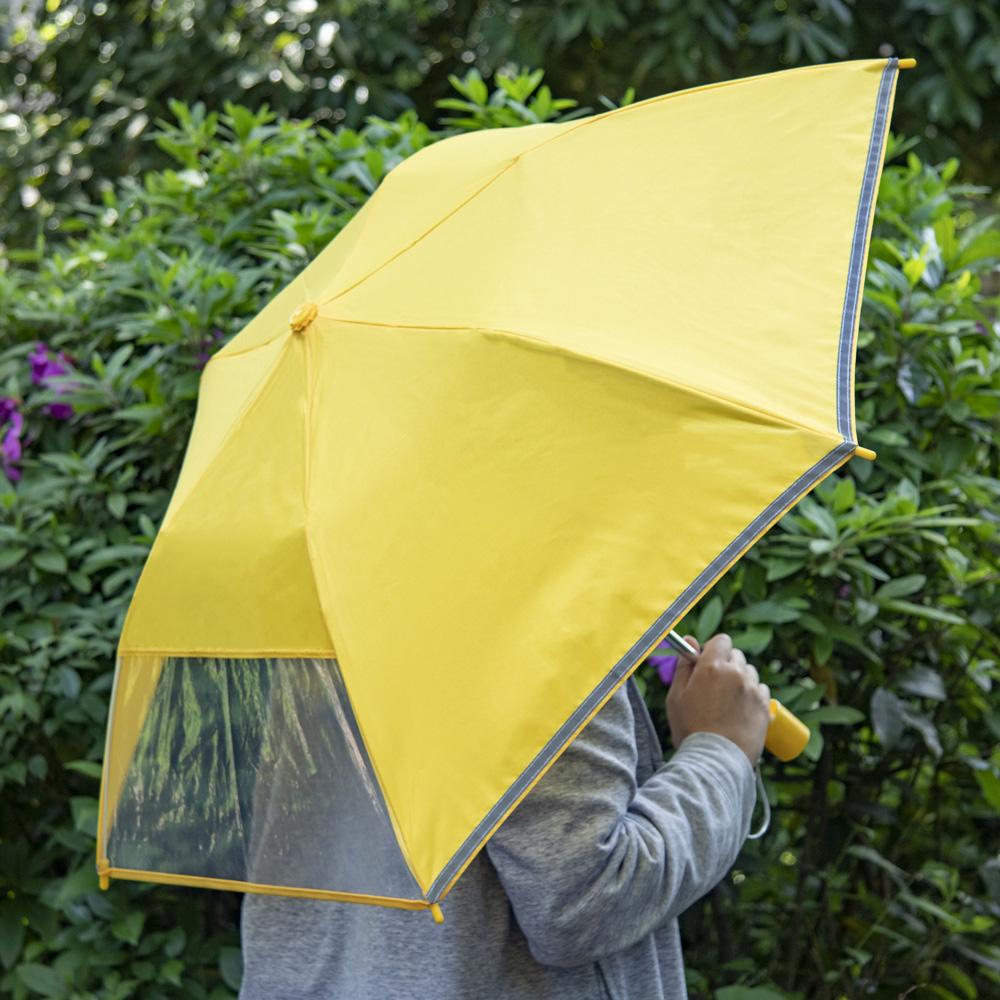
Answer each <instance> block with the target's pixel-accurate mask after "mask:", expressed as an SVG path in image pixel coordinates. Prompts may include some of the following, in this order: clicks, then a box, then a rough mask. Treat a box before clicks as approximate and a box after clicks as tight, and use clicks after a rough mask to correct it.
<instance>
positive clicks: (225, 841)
mask: <svg viewBox="0 0 1000 1000" xmlns="http://www.w3.org/2000/svg"><path fill="white" fill-rule="evenodd" d="M130 660H131V658H130V657H128V656H125V657H122V658H121V660H120V662H119V677H118V679H117V682H116V686H117V687H123V689H124V690H125V694H124V695H123V694H122V693H121V692H119V694H118V695H117V696H116V699H115V705H114V707H113V714H112V718H111V732H110V739H109V762H110V765H111V773H112V774H113V775H114V774H115V773H116V772H117V773H118V774H120V777H119V778H118V779H116V780H115V781H112V782H110V784H111V786H112V787H111V788H110V790H109V792H108V801H107V803H106V809H107V812H106V822H105V825H104V838H105V846H106V855H107V857H108V860H109V862H110V865H111V867H112V868H113V869H116V868H117V869H130V870H138V871H148V872H161V873H168V874H174V875H191V876H197V877H202V878H220V879H229V880H234V881H239V882H246V883H249V884H252V885H268V886H287V887H293V888H304V889H319V890H325V891H334V892H345V893H360V894H365V895H374V896H387V897H393V898H396V899H415V900H419V899H423V894H422V893H421V892H420V890H419V888H418V886H417V884H416V882H415V881H414V879H413V877H412V875H411V874H410V871H409V868H408V867H407V865H406V863H405V861H404V860H403V857H402V854H401V852H400V850H399V846H398V844H397V841H396V836H395V833H394V831H393V828H392V824H391V822H390V819H389V814H388V811H387V809H386V805H385V802H384V800H383V798H382V794H381V792H380V790H379V787H378V783H377V781H376V780H375V777H374V773H373V770H372V767H371V764H370V762H369V760H368V756H367V754H366V752H365V749H364V745H363V742H362V740H361V738H360V735H359V733H358V729H357V725H356V723H355V720H354V716H353V713H352V711H351V707H350V702H349V700H348V697H347V692H346V690H345V688H344V682H343V679H342V677H341V674H340V670H339V667H338V664H337V661H336V660H332V659H298V658H296V659H280V658H274V659H230V658H226V659H223V658H209V657H165V658H163V659H162V665H160V663H159V662H157V664H156V666H157V669H154V668H152V667H151V666H150V663H151V662H152V661H151V659H150V658H149V657H136V658H135V660H134V661H133V662H130ZM144 685H148V686H149V688H150V690H147V691H145V692H143V687H144ZM137 691H138V692H140V693H139V694H138V695H136V694H135V692H137ZM137 715H138V716H139V717H138V718H137ZM119 716H121V718H119Z"/></svg>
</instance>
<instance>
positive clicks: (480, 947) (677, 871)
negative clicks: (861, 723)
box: [240, 679, 756, 1000]
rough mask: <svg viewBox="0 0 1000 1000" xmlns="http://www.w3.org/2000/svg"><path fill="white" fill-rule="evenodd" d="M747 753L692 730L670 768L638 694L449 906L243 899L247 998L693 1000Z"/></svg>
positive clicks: (743, 823)
mask: <svg viewBox="0 0 1000 1000" xmlns="http://www.w3.org/2000/svg"><path fill="white" fill-rule="evenodd" d="M755 798H756V786H755V775H754V770H753V768H752V767H751V765H750V761H749V760H748V758H747V756H746V754H745V753H744V752H743V751H742V750H741V749H740V748H739V747H738V746H737V745H736V744H735V743H733V742H732V741H731V740H729V739H727V738H726V737H725V736H721V735H718V734H716V733H692V734H691V735H690V736H688V737H687V738H686V739H685V740H684V741H683V742H682V743H681V745H680V746H679V747H678V748H677V749H676V750H675V751H674V753H673V754H672V755H671V757H670V759H669V760H668V761H666V763H664V760H663V752H662V750H661V747H660V742H659V739H658V737H657V734H656V731H655V729H654V726H653V722H652V719H651V718H650V715H649V711H648V709H647V708H646V705H645V703H644V702H643V700H642V697H641V695H640V694H639V691H638V689H637V688H636V686H635V684H634V682H633V681H632V680H631V679H629V681H628V682H627V683H626V684H625V685H623V686H622V687H621V688H619V689H618V691H616V692H615V694H614V695H612V697H611V698H610V699H609V700H608V702H607V703H606V704H605V706H604V707H603V708H602V709H601V710H600V711H599V712H598V713H597V714H596V715H595V716H594V718H593V719H591V721H590V722H589V723H588V724H587V726H585V727H584V729H583V730H582V731H581V732H580V733H579V734H578V735H577V737H576V738H575V739H574V740H573V741H572V742H571V743H570V745H569V746H568V747H567V748H566V750H565V751H563V753H562V755H561V756H560V757H559V758H558V760H556V761H555V763H554V764H553V765H552V766H551V768H550V769H549V770H548V771H547V772H546V773H545V774H544V775H543V777H542V778H541V779H540V780H539V782H538V784H537V785H535V787H534V788H533V789H532V790H531V791H530V792H529V793H528V794H527V795H526V796H525V798H524V799H523V800H522V801H521V802H520V804H519V805H518V806H517V807H516V808H515V809H514V811H513V812H512V813H511V814H510V816H509V817H508V818H507V820H506V821H505V822H504V823H503V824H502V825H501V826H500V828H499V829H498V830H497V831H496V833H494V835H493V837H492V838H491V839H490V840H489V841H488V842H487V844H486V847H485V848H484V849H483V850H482V851H480V853H479V854H478V855H477V856H476V858H475V859H474V860H473V861H472V863H471V864H470V865H469V867H468V868H467V869H466V871H465V872H464V874H463V875H462V876H461V878H459V880H458V882H456V883H455V886H454V887H453V889H452V890H451V892H450V893H449V894H448V895H447V896H446V897H445V899H444V901H443V902H442V904H441V908H442V910H443V912H444V916H445V922H444V923H443V924H440V925H438V924H435V923H434V921H433V920H432V919H431V916H430V914H429V913H427V912H426V911H416V912H414V911H408V910H398V909H388V908H383V907H378V906H367V905H361V904H357V903H334V902H327V901H322V900H310V899H291V898H287V897H280V896H264V895H252V894H248V895H246V896H245V897H244V900H243V910H242V919H241V925H242V937H243V964H244V973H243V985H242V988H241V990H240V1000H591V998H592V1000H609V998H613V1000H665V998H671V1000H674V998H685V997H686V996H687V990H686V987H685V982H684V966H683V959H682V956H681V941H680V933H679V930H678V925H677V916H678V914H680V913H681V912H682V911H683V910H685V909H686V908H687V907H689V906H690V905H691V904H692V903H693V902H695V900H697V899H699V898H700V897H701V896H703V895H704V894H705V893H707V892H708V891H709V890H710V889H712V888H713V886H715V885H716V884H717V883H718V882H719V881H720V880H721V879H722V878H723V876H724V875H725V874H726V872H727V871H728V870H729V868H730V867H731V866H732V864H733V862H734V861H735V860H736V857H737V855H738V854H739V851H740V848H741V847H742V845H743V842H744V840H745V839H746V837H747V834H748V832H749V829H750V820H751V813H752V812H753V807H754V802H755Z"/></svg>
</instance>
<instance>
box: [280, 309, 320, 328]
mask: <svg viewBox="0 0 1000 1000" xmlns="http://www.w3.org/2000/svg"><path fill="white" fill-rule="evenodd" d="M318 312H319V309H317V308H316V303H315V302H303V303H302V305H300V306H298V308H296V309H295V311H294V312H293V313H292V315H291V316H289V317H288V325H289V326H290V327H291V329H292V333H301V332H302V331H303V330H304V329H305V328H306V327H307V326H308V325H309V324H310V323H311V322H312V321H313V320H314V319H315V318H316V314H317V313H318Z"/></svg>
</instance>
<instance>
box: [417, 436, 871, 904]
mask: <svg viewBox="0 0 1000 1000" xmlns="http://www.w3.org/2000/svg"><path fill="white" fill-rule="evenodd" d="M853 451H854V445H853V443H852V442H850V441H843V442H841V443H840V444H838V445H837V446H836V447H835V448H833V449H832V450H830V451H829V452H827V454H826V455H824V456H823V458H821V459H820V460H819V461H818V462H816V463H815V464H814V465H812V466H811V467H810V468H809V469H808V470H806V472H804V473H803V474H802V475H801V476H799V478H798V479H796V480H795V482H794V483H792V485H791V486H789V487H788V488H787V489H785V490H784V491H782V493H780V494H779V495H778V496H777V497H776V498H775V499H774V500H772V501H771V503H770V504H768V505H767V507H765V508H764V510H763V511H761V513H760V514H758V515H757V517H755V518H754V519H753V520H752V521H751V522H750V524H749V525H747V527H746V528H744V529H743V530H742V531H741V532H740V533H739V534H738V535H737V536H736V538H734V539H733V540H732V541H731V542H730V543H729V544H728V545H727V546H725V548H723V550H722V551H721V552H720V553H719V554H718V555H717V556H716V557H715V558H714V559H713V560H712V562H711V563H709V565H708V566H706V567H705V569H704V570H703V571H702V572H701V573H699V574H698V576H697V577H695V579H694V580H693V581H692V582H691V583H690V584H689V585H688V586H687V587H686V588H685V589H684V591H683V592H682V593H681V594H680V596H679V597H678V598H677V599H676V600H675V601H674V602H673V603H672V604H670V605H669V606H668V607H667V609H666V610H665V611H664V612H663V613H662V614H661V615H659V616H658V617H657V619H656V620H655V621H654V622H653V624H652V625H651V626H650V627H649V628H647V629H646V631H645V632H644V633H643V634H642V635H641V636H640V637H639V639H638V640H637V641H636V642H635V643H633V645H632V646H631V647H630V648H629V650H628V652H626V653H625V655H624V656H623V657H622V658H621V659H620V660H619V661H618V663H616V664H615V666H614V667H613V668H612V669H611V670H610V672H609V673H608V674H607V675H606V676H605V677H604V679H603V680H602V681H601V683H600V684H598V685H597V687H595V688H594V689H593V690H592V691H591V692H590V694H589V695H588V696H587V697H586V698H585V699H584V701H583V702H582V703H581V704H580V705H579V706H578V707H577V708H576V710H575V711H574V712H573V714H572V715H570V717H569V718H568V719H567V720H566V721H565V722H564V723H563V725H562V726H560V727H559V729H558V731H557V732H556V733H555V735H553V736H552V737H551V738H550V739H549V741H548V742H547V743H546V744H545V746H543V747H542V749H541V750H539V752H538V753H537V754H536V755H535V756H534V757H533V758H532V760H531V762H530V763H529V764H528V765H527V767H525V769H524V770H523V771H522V772H521V774H520V775H519V776H518V777H517V779H516V780H515V781H514V782H513V783H512V784H511V785H510V786H509V787H508V789H507V791H506V792H505V793H504V794H503V795H502V796H501V797H500V798H499V799H498V800H497V801H496V803H494V805H493V806H492V808H491V809H490V810H489V812H487V814H486V815H485V816H484V817H483V819H482V820H480V822H479V823H478V824H477V825H476V827H475V828H474V830H473V831H472V833H471V834H469V836H468V837H467V838H466V839H465V840H464V841H463V843H462V845H461V846H460V847H459V849H458V850H457V851H456V852H455V853H454V854H453V855H452V857H451V858H450V859H449V861H448V862H447V864H445V866H444V867H443V868H442V869H441V871H440V873H439V874H438V876H437V878H435V879H434V881H433V882H432V883H431V886H430V889H429V890H428V892H427V898H428V899H429V900H431V901H432V902H440V901H441V900H442V899H444V897H445V896H446V895H447V893H448V892H449V891H450V890H451V888H452V886H453V885H454V883H455V882H456V881H457V880H458V878H459V877H460V876H461V875H462V873H463V872H464V871H465V869H466V868H467V867H468V865H469V864H470V863H471V862H472V860H473V859H474V858H475V857H476V855H477V854H478V853H479V851H480V850H482V848H483V847H484V846H485V845H486V843H487V842H488V840H489V838H490V837H491V836H492V834H493V833H494V832H495V830H496V829H497V827H499V825H500V824H501V823H502V822H503V820H504V819H505V818H506V817H507V815H508V814H509V813H510V812H511V811H512V810H513V809H514V808H515V807H516V806H517V804H518V803H519V802H520V801H521V799H523V798H524V796H525V795H527V794H528V792H530V791H531V789H532V787H534V785H535V784H537V782H538V781H539V780H540V779H541V778H542V776H543V775H544V774H545V773H546V772H547V771H548V769H549V768H550V767H551V766H552V765H553V764H554V763H555V761H556V760H558V759H559V757H560V756H561V755H562V753H563V751H564V750H565V749H566V748H567V747H568V746H569V745H570V743H571V742H572V740H573V738H574V737H575V736H576V735H577V733H579V732H580V730H581V729H583V727H584V726H585V725H586V724H587V722H588V721H589V720H590V719H592V718H593V716H594V715H596V713H597V712H598V711H599V710H600V709H601V707H602V706H603V705H604V704H605V702H607V701H608V699H609V698H610V697H611V696H612V695H613V694H614V692H615V691H616V690H617V689H618V688H619V687H620V686H621V685H622V684H623V683H624V682H625V681H626V680H627V679H628V677H629V676H630V675H631V674H632V673H633V672H634V671H635V670H636V668H637V667H638V666H639V664H640V663H641V662H642V660H643V659H644V657H645V656H646V655H647V654H648V652H649V651H650V650H651V649H652V648H653V647H654V646H655V644H656V643H657V642H658V641H659V639H660V637H662V636H663V635H664V634H665V633H666V632H667V631H668V630H669V629H670V628H672V627H673V626H674V624H676V622H677V621H679V620H680V618H681V617H683V615H684V614H686V613H687V611H688V610H689V609H690V608H691V607H692V606H693V605H694V604H696V603H697V601H698V600H699V599H700V598H701V597H702V595H703V594H704V593H705V592H706V591H708V590H709V588H710V587H712V585H713V584H714V583H715V582H716V580H718V579H719V578H720V577H721V576H722V575H723V574H724V573H725V572H726V571H727V570H728V569H729V568H730V567H731V566H732V565H733V563H734V562H735V561H736V560H737V559H739V558H740V556H742V555H743V553H744V552H745V551H746V550H747V549H748V548H750V546H751V545H753V544H754V542H756V541H757V540H758V539H759V538H760V537H761V536H762V535H763V534H764V533H766V531H767V530H768V529H769V528H770V527H771V526H772V525H773V523H774V522H775V521H776V520H777V519H778V518H780V517H781V515H782V514H784V513H785V512H786V511H787V510H788V509H790V508H791V507H792V506H794V505H795V503H796V502H797V501H798V500H799V499H800V498H801V497H802V496H804V495H805V494H806V493H808V492H810V491H811V490H812V489H814V488H815V487H816V486H818V485H819V483H820V482H822V480H823V479H825V478H826V477H827V476H829V475H830V474H831V473H833V472H835V471H836V470H837V469H838V468H839V467H840V466H841V465H843V464H844V463H845V462H846V461H848V460H849V459H850V458H851V456H852V454H853Z"/></svg>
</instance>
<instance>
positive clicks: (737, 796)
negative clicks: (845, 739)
mask: <svg viewBox="0 0 1000 1000" xmlns="http://www.w3.org/2000/svg"><path fill="white" fill-rule="evenodd" d="M636 753H637V751H636V741H635V729H634V717H633V711H632V706H631V705H630V704H629V700H628V695H627V693H626V691H625V688H624V686H622V687H620V688H619V689H618V691H616V692H615V694H614V695H612V697H611V698H610V699H609V700H608V702H607V703H606V704H605V705H604V707H603V708H602V709H601V710H600V711H599V712H598V713H597V714H596V715H595V716H594V718H593V719H591V721H590V722H589V723H588V724H587V726H586V727H585V728H584V729H583V730H582V731H581V732H580V733H579V734H578V735H577V737H576V739H574V740H573V741H572V742H571V743H570V745H569V746H568V747H567V748H566V749H565V750H564V751H563V753H562V755H561V756H560V757H559V758H558V759H557V760H556V761H555V763H554V764H553V765H552V766H551V767H550V769H549V770H548V771H547V772H546V773H545V774H544V775H543V776H542V778H541V779H540V780H539V782H538V784H537V785H536V786H535V787H534V788H533V789H532V790H531V791H530V792H529V793H528V794H527V795H526V796H525V798H524V799H523V800H522V801H521V803H520V804H519V805H518V806H517V808H516V809H515V810H514V811H513V812H512V813H511V815H510V816H509V817H508V818H507V820H506V821H505V822H504V823H503V824H502V825H501V827H500V828H499V829H498V830H497V831H496V833H495V834H494V835H493V837H492V838H491V839H490V841H489V842H488V843H487V845H486V850H487V852H488V854H489V857H490V860H491V861H492V862H493V865H494V867H495V868H496V870H497V873H498V874H499V877H500V881H501V883H502V885H503V886H504V889H505V890H506V892H507V896H508V898H509V899H510V903H511V906H512V908H513V911H514V916H515V917H516V919H517V922H518V924H519V925H520V927H521V929H522V931H523V932H524V934H525V937H526V938H527V941H528V946H529V948H530V949H531V953H532V955H533V956H534V957H535V958H536V959H537V960H538V961H539V962H541V963H543V964H545V965H555V966H573V965H581V964H584V963H588V962H594V961H596V960H597V959H599V958H602V957H603V956H605V955H608V954H610V953H612V952H615V951H619V950H621V949H623V948H627V947H629V946H630V945H632V944H635V943H636V942H637V941H639V940H641V939H642V938H643V937H645V936H646V935H647V934H649V933H650V932H651V931H653V930H655V929H656V928H657V927H659V926H660V925H661V924H663V923H665V922H667V921H669V920H671V919H672V918H674V917H676V916H677V915H678V914H680V913H681V912H682V911H683V910H685V909H686V908H687V907H689V906H690V905H691V904H692V903H693V902H695V900H697V899H699V898H700V897H701V896H703V895H704V894H705V893H707V892H708V891H709V890H710V889H712V888H713V887H714V886H715V885H716V884H717V883H718V882H719V881H720V880H721V879H722V877H723V876H724V875H725V873H726V872H727V871H728V870H729V868H730V867H731V866H732V864H733V862H734V861H735V860H736V857H737V855H738V854H739V851H740V848H741V847H742V845H743V842H744V840H746V837H747V834H748V833H749V829H750V819H751V814H752V812H753V807H754V801H755V795H756V788H755V777H754V771H753V767H752V766H751V765H750V761H749V760H748V759H747V756H746V754H745V753H744V752H743V751H742V750H741V749H740V748H739V747H738V746H737V745H736V744H735V743H734V742H732V741H731V740H729V739H728V738H727V737H725V736H721V735H719V734H717V733H692V734H691V735H690V736H688V737H687V738H686V739H685V740H684V741H683V742H682V743H681V745H680V746H679V747H678V748H677V750H676V751H675V752H674V753H673V755H672V756H671V757H670V759H669V760H667V761H666V762H665V763H664V764H662V765H661V766H660V767H659V768H658V769H657V770H656V771H655V773H654V774H653V775H652V776H651V777H650V778H649V779H648V780H647V781H646V782H645V783H644V784H642V785H641V786H638V785H637V784H636V778H635V774H636Z"/></svg>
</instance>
